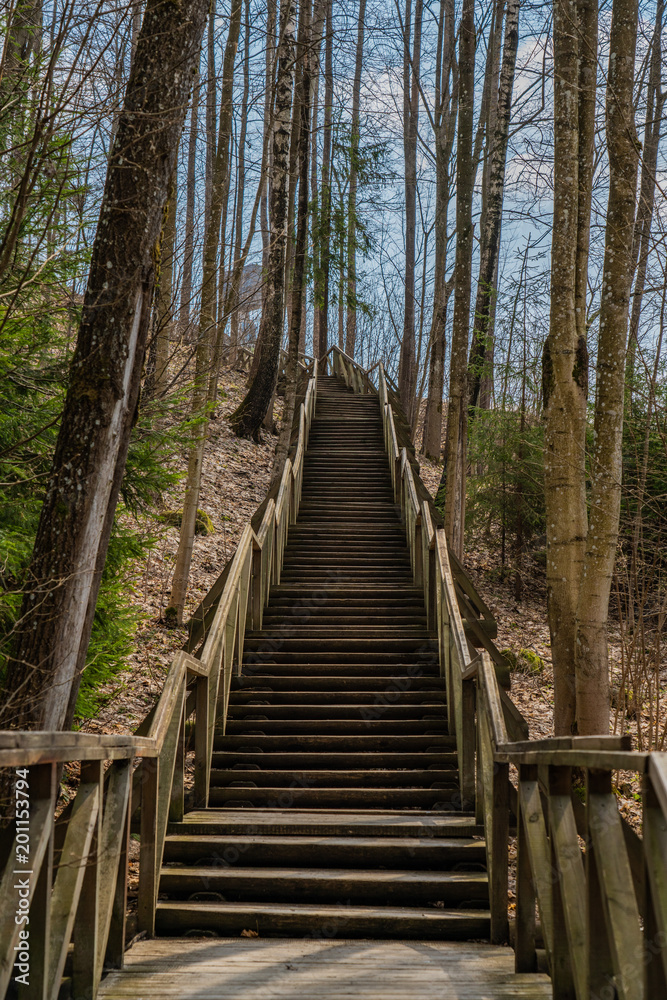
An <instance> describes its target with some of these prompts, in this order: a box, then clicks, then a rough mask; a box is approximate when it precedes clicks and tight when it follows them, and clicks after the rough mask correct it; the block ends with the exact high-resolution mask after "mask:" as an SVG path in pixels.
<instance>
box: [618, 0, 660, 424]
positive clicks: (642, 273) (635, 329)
mask: <svg viewBox="0 0 667 1000" xmlns="http://www.w3.org/2000/svg"><path fill="white" fill-rule="evenodd" d="M664 16H665V3H664V0H658V4H657V9H656V18H655V30H654V32H653V41H652V47H651V68H650V72H649V83H648V94H647V98H646V124H645V126H644V154H643V157H642V171H641V180H640V182H639V204H638V206H637V219H636V222H635V242H634V250H633V265H634V266H635V267H636V276H635V289H634V295H633V298H632V313H631V316H630V334H629V341H628V371H627V376H628V378H627V381H628V389H629V401H630V404H632V394H633V383H634V371H635V356H636V351H637V338H638V336H639V319H640V316H641V311H642V297H643V294H644V285H645V284H646V271H647V267H648V255H649V247H650V242H651V225H652V223H653V204H654V201H655V178H656V172H657V169H658V147H659V145H660V130H661V126H662V116H663V111H664V107H665V99H666V98H667V91H663V90H662V89H661V70H662V22H663V18H664Z"/></svg>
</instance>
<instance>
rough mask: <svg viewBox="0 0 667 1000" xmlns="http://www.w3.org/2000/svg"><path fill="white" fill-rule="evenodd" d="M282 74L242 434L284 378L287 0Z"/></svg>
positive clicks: (287, 3)
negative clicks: (253, 367) (262, 282)
mask: <svg viewBox="0 0 667 1000" xmlns="http://www.w3.org/2000/svg"><path fill="white" fill-rule="evenodd" d="M277 59H278V74H277V79H276V99H275V111H274V118H273V163H272V165H271V196H270V197H271V201H270V220H269V222H270V227H271V241H270V246H269V264H268V273H267V276H266V295H265V297H264V303H263V307H262V319H261V321H260V329H259V334H258V345H259V346H258V351H259V359H258V363H257V371H256V373H255V376H254V378H253V380H252V382H251V383H250V386H249V388H248V392H247V393H246V396H245V398H244V399H243V401H242V402H241V404H240V406H238V407H237V409H236V410H235V411H234V413H233V414H232V416H231V418H230V420H231V424H232V427H233V428H234V431H235V432H236V434H238V436H239V437H256V436H257V435H258V434H259V429H260V427H261V426H262V421H263V420H264V417H265V416H266V413H267V410H268V408H269V405H270V403H271V399H272V398H273V393H274V390H275V388H276V381H277V378H278V362H279V359H280V342H281V339H282V333H283V300H284V290H285V245H286V236H287V234H286V225H287V198H288V191H287V181H288V168H289V162H288V161H289V146H290V111H291V106H292V80H293V75H294V3H293V0H283V3H282V4H281V11H280V38H279V42H278V54H277Z"/></svg>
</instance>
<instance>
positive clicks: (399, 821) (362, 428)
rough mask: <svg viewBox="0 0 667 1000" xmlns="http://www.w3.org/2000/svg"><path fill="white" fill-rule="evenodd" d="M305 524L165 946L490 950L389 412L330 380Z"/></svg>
mask: <svg viewBox="0 0 667 1000" xmlns="http://www.w3.org/2000/svg"><path fill="white" fill-rule="evenodd" d="M317 398H318V402H317V411H316V416H315V419H314V420H313V423H312V427H311V431H310V440H309V446H308V451H307V454H306V459H305V465H304V478H303V492H302V496H301V503H300V507H299V515H298V519H297V522H296V524H295V525H294V526H293V527H292V528H291V530H290V532H289V539H288V544H287V548H286V550H285V558H284V565H283V568H282V573H281V576H280V581H279V583H278V584H277V585H275V586H274V587H273V588H272V590H271V594H270V600H269V604H268V606H267V608H266V610H265V613H264V618H263V622H262V628H261V630H259V631H254V632H252V631H250V632H247V633H246V637H245V647H244V656H243V665H242V670H241V673H240V675H239V676H237V677H235V678H234V679H233V681H232V686H231V693H230V700H229V710H228V715H227V723H226V731H225V733H224V734H223V733H222V732H220V733H218V734H217V735H216V738H215V743H214V748H213V758H212V770H211V781H210V794H209V808H208V809H205V810H199V811H194V812H190V813H187V814H186V815H185V816H184V818H183V821H182V822H179V823H172V824H170V826H169V829H168V835H167V838H166V842H165V849H164V858H163V866H162V871H161V875H160V886H159V888H160V896H159V901H158V906H157V913H156V929H157V932H158V933H159V934H169V935H175V934H184V933H187V932H191V933H194V932H197V931H202V932H208V933H210V932H216V933H218V934H220V935H227V934H239V933H241V932H242V931H243V930H250V931H256V932H257V933H259V934H260V935H261V936H264V935H271V934H277V935H312V936H319V937H332V936H336V935H343V936H344V937H345V938H351V937H367V938H368V937H370V938H376V937H391V938H418V939H427V938H429V939H478V938H486V939H488V936H489V911H488V906H489V903H488V898H489V897H488V881H487V875H486V869H485V858H486V853H485V844H484V840H483V839H482V834H483V829H482V828H481V827H479V826H478V825H477V824H476V822H475V816H474V814H473V813H469V812H466V811H465V810H464V809H462V805H465V803H463V804H462V802H461V796H460V793H459V785H458V770H457V756H456V746H455V740H454V739H453V737H451V736H450V735H449V734H448V728H447V718H446V695H445V686H444V681H443V680H442V679H441V678H440V675H439V668H438V651H437V643H436V642H435V636H434V635H433V634H431V633H429V631H428V629H427V617H426V611H425V607H424V594H423V589H422V588H416V587H415V586H414V581H413V574H412V570H411V564H410V558H409V553H408V549H407V545H406V539H405V532H404V528H403V526H402V525H401V522H400V519H399V515H398V512H397V507H396V505H395V503H394V495H393V490H392V484H391V478H390V471H389V466H388V461H387V457H386V453H385V449H384V443H383V431H382V421H381V414H380V407H379V402H378V398H377V396H374V395H360V394H355V393H353V392H352V391H351V390H350V389H348V388H347V387H346V386H345V384H344V383H343V382H342V381H341V380H339V379H338V378H335V377H327V376H324V377H320V378H319V380H318V390H317Z"/></svg>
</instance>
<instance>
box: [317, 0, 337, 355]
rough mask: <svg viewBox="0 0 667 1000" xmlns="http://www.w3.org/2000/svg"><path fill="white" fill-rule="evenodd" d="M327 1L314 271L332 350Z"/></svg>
mask: <svg viewBox="0 0 667 1000" xmlns="http://www.w3.org/2000/svg"><path fill="white" fill-rule="evenodd" d="M325 2H326V29H325V38H324V123H323V129H322V186H321V198H320V206H319V208H320V224H319V240H318V244H319V246H318V256H319V269H318V271H317V272H316V274H315V303H316V308H317V309H318V311H319V316H318V334H319V335H318V352H319V356H320V357H323V356H324V355H325V354H326V353H327V350H328V349H329V273H330V270H331V123H332V117H333V91H334V71H333V38H334V35H333V0H325Z"/></svg>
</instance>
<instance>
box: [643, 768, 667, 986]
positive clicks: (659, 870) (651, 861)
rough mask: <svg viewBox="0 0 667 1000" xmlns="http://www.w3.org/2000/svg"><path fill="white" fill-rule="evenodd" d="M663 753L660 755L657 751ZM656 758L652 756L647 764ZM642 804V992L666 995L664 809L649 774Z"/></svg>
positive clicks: (666, 826)
mask: <svg viewBox="0 0 667 1000" xmlns="http://www.w3.org/2000/svg"><path fill="white" fill-rule="evenodd" d="M659 756H660V757H664V755H662V754H661V755H659ZM655 762H656V758H655V757H654V758H652V760H651V765H652V766H653V765H654V764H655ZM642 803H643V808H644V841H643V847H644V868H645V874H644V880H645V885H646V905H645V911H644V948H645V951H644V962H645V966H644V969H645V971H644V996H645V998H646V1000H653V997H665V996H667V813H666V812H665V811H664V806H665V804H664V803H662V808H661V802H660V801H659V799H658V796H657V795H656V791H655V788H654V787H653V782H652V780H651V777H649V776H648V775H644V778H643V783H642Z"/></svg>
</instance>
